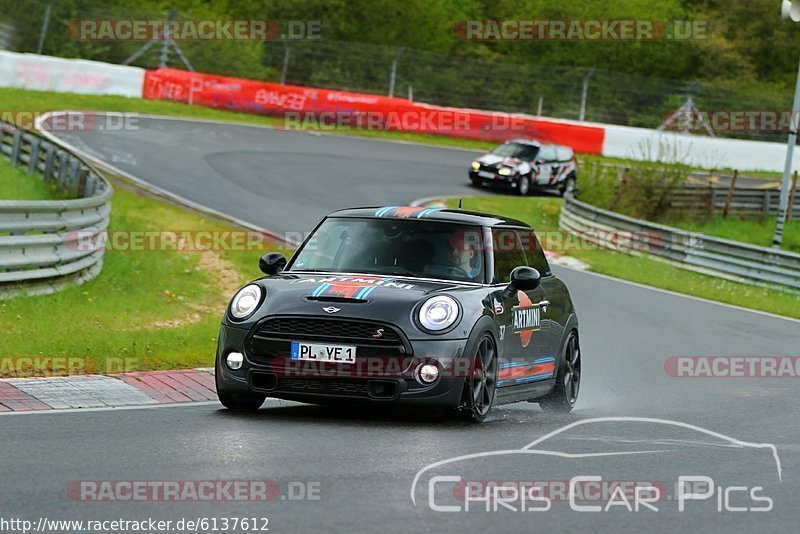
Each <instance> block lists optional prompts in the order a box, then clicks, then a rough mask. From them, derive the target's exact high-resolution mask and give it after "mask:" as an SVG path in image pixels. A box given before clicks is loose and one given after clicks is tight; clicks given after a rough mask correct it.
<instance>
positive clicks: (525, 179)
mask: <svg viewBox="0 0 800 534" xmlns="http://www.w3.org/2000/svg"><path fill="white" fill-rule="evenodd" d="M530 192H531V177H530V176H529V175H527V174H526V175H523V176H520V178H519V185H517V193H519V194H520V195H522V196H525V195H527V194H528V193H530Z"/></svg>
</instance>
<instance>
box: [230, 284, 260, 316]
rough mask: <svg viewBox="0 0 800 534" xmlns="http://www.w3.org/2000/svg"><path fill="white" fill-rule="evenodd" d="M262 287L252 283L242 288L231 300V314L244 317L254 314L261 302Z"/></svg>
mask: <svg viewBox="0 0 800 534" xmlns="http://www.w3.org/2000/svg"><path fill="white" fill-rule="evenodd" d="M261 294H262V292H261V287H260V286H257V285H255V284H250V285H249V286H245V287H244V288H242V289H241V290H240V291H239V292H238V293H236V296H235V297H233V301H231V315H233V316H234V317H235V318H237V319H244V318H245V317H247V316H248V315H250V314H252V313H253V312H254V311H256V308H258V305H259V304H260V303H261Z"/></svg>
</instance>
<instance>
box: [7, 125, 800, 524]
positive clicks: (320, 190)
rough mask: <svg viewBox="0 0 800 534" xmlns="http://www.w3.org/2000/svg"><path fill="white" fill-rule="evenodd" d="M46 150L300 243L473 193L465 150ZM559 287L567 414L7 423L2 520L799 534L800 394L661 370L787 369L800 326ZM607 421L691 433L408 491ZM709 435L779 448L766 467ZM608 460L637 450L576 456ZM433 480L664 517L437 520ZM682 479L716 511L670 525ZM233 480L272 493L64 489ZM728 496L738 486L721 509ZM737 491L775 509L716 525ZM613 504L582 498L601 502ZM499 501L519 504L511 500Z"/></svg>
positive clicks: (118, 145) (308, 412) (572, 440)
mask: <svg viewBox="0 0 800 534" xmlns="http://www.w3.org/2000/svg"><path fill="white" fill-rule="evenodd" d="M60 135H61V136H62V137H63V138H64V139H66V140H67V141H69V142H70V143H72V144H74V145H76V146H78V147H79V148H82V149H84V150H88V151H90V152H91V153H92V154H94V155H96V156H97V157H101V158H103V159H105V160H106V161H109V162H111V163H113V164H114V165H116V166H118V167H119V168H120V169H122V170H124V171H126V172H129V173H131V174H134V175H136V176H137V177H139V178H141V179H143V180H146V181H148V182H151V183H153V184H155V185H158V186H160V187H162V188H164V189H167V190H169V191H172V192H174V193H176V194H179V195H182V196H184V197H187V198H189V199H191V200H194V201H196V202H199V203H202V204H205V205H207V206H209V207H212V208H214V209H217V210H219V211H224V212H226V213H229V214H231V215H234V216H236V217H239V218H242V219H244V220H247V221H250V222H252V223H254V224H258V225H261V226H265V227H266V228H269V229H271V230H275V231H279V232H284V231H298V230H300V231H303V230H306V229H308V228H309V226H310V225H311V224H313V223H314V222H315V221H316V220H317V219H318V218H319V217H321V216H322V215H324V214H325V213H327V212H328V211H331V210H333V209H337V208H340V207H345V206H351V205H359V204H367V205H375V204H404V203H407V202H408V201H410V200H412V199H415V198H419V197H426V196H431V195H437V194H442V195H458V194H465V195H467V194H474V190H472V189H471V188H469V187H467V186H466V185H465V181H466V179H465V178H466V177H465V169H466V166H467V165H468V163H469V161H470V159H471V157H472V155H471V154H470V153H469V152H465V151H460V150H453V149H442V148H434V147H423V146H416V145H405V144H390V143H385V142H379V141H372V140H363V139H353V138H347V137H335V136H317V135H311V134H307V133H298V132H283V131H275V130H270V129H266V128H250V127H244V126H224V125H206V124H202V123H194V122H182V121H171V120H170V121H162V120H149V119H148V120H143V121H142V129H141V131H138V132H115V133H108V132H107V133H103V134H99V133H92V132H85V133H81V134H75V133H69V134H67V133H64V134H60ZM254 261H256V258H254ZM555 271H556V273H557V275H558V276H560V277H561V278H563V279H564V280H565V281H566V283H567V284H568V286H569V288H570V291H571V293H572V295H573V298H574V300H575V304H576V307H577V310H578V313H579V317H580V321H581V344H582V349H583V358H584V382H583V389H582V392H581V398H580V401H579V404H578V407H577V408H576V410H575V411H574V412H573V413H572V414H570V415H560V416H554V415H551V414H547V413H543V412H542V411H541V410H540V409H539V408H538V406H536V405H532V404H515V405H510V406H504V407H500V408H498V409H496V410H495V411H494V413H493V415H492V416H491V418H490V419H489V420H488V421H487V422H486V423H484V424H482V425H477V426H471V425H468V424H465V423H460V422H451V421H447V420H443V419H441V418H440V417H439V416H438V414H436V413H415V412H409V411H407V410H386V409H383V408H381V409H379V410H363V411H348V410H342V409H338V408H328V407H318V406H307V405H301V404H296V403H290V402H278V401H268V402H267V403H266V404H265V406H264V408H263V409H262V410H260V411H259V412H258V413H257V414H254V415H246V416H245V415H236V414H232V413H229V412H226V411H225V410H222V409H221V407H220V406H217V405H211V404H203V405H196V406H189V407H165V408H158V409H135V410H116V411H93V412H85V413H74V412H72V413H49V414H31V415H13V416H2V417H0V450H2V451H3V454H4V458H3V461H2V462H0V479H2V490H1V491H0V517H5V518H9V517H22V518H26V519H32V520H38V518H39V517H42V516H44V517H47V518H48V519H83V520H89V519H118V518H123V519H137V520H141V519H146V518H148V517H153V518H157V519H172V520H177V519H180V518H199V517H217V518H222V517H229V518H230V517H267V518H269V528H270V531H272V532H305V531H311V530H327V531H335V532H353V531H356V532H357V531H379V532H412V531H448V532H449V531H452V532H455V531H458V532H485V531H489V530H497V531H500V532H511V531H513V532H520V531H544V530H546V529H563V530H564V531H574V530H578V529H581V530H587V529H591V530H592V531H594V532H628V531H639V530H644V529H648V530H652V531H663V532H667V531H669V532H674V531H679V530H689V529H691V530H703V531H726V532H752V531H755V530H761V531H766V532H780V531H786V532H790V531H796V520H797V517H798V516H797V509H798V506H797V505H798V504H799V499H800V497H798V495H800V491H798V490H800V424H798V423H800V417H799V416H798V410H797V402H798V399H800V388H798V380H797V379H792V378H782V379H767V378H765V379H748V378H736V379H731V378H728V379H726V378H715V379H710V378H695V379H687V378H675V377H670V376H668V375H667V373H666V372H665V369H664V364H665V361H666V360H667V358H669V357H671V356H793V355H794V356H797V355H798V354H797V351H798V338H799V336H798V334H799V333H800V322H797V321H791V320H785V319H781V318H776V317H771V316H767V315H763V314H758V313H753V312H749V311H745V310H739V309H735V308H730V307H726V306H720V305H717V304H713V303H708V302H704V301H699V300H695V299H689V298H686V297H682V296H678V295H674V294H669V293H665V292H661V291H656V290H652V289H648V288H643V287H639V286H635V285H632V284H627V283H623V282H620V281H615V280H610V279H607V278H604V277H599V276H596V275H593V274H590V273H584V272H579V271H574V270H568V269H564V268H556V269H555ZM603 417H638V418H657V419H660V420H670V421H673V422H680V423H685V424H687V425H693V427H698V428H687V427H685V426H684V427H679V426H677V425H676V424H667V423H666V422H659V421H642V420H632V421H596V422H592V423H590V424H586V425H583V426H579V427H576V428H573V429H570V430H568V431H566V432H565V433H564V434H560V435H558V436H554V437H553V438H552V439H550V440H547V441H546V442H545V443H546V444H547V445H548V447H546V448H547V449H548V450H551V451H558V452H560V453H561V456H556V455H552V454H550V455H532V454H526V455H520V454H506V455H495V456H477V457H475V458H471V459H467V460H463V461H462V462H457V463H454V464H447V465H446V466H443V467H441V468H437V469H439V471H437V470H436V469H434V470H433V471H426V472H425V473H423V474H422V475H421V478H420V483H419V484H418V485H417V486H416V491H415V495H416V497H415V498H416V504H414V502H412V499H411V491H412V483H413V482H414V480H415V476H416V475H417V474H418V472H419V470H421V469H423V468H424V467H425V466H427V465H428V464H431V463H433V462H438V461H441V460H446V459H448V458H453V457H456V456H459V455H465V454H476V453H485V452H489V451H497V450H513V449H520V448H522V447H524V446H525V445H526V444H528V443H530V442H531V441H533V440H534V439H537V438H540V437H542V436H544V435H545V434H547V433H549V432H553V431H555V430H557V429H559V428H561V427H563V426H564V425H568V424H571V423H576V422H579V421H585V420H587V419H591V418H603ZM701 428H702V429H707V430H709V431H712V432H715V433H718V434H723V435H725V436H729V437H731V438H733V439H734V440H740V441H743V442H749V443H756V444H763V443H768V444H774V445H775V446H776V450H777V455H773V454H772V453H771V452H770V449H768V448H765V447H760V448H759V447H751V446H743V445H742V444H741V443H739V444H738V445H737V443H736V442H732V441H730V440H727V439H724V438H721V437H719V436H716V435H713V436H712V435H711V434H708V433H704V432H702V430H700V429H701ZM545 443H543V444H542V445H544V444H545ZM620 451H624V452H637V454H628V455H624V456H592V457H585V456H580V455H585V454H601V455H602V454H605V453H610V452H620ZM564 453H568V454H571V455H573V456H565V455H564ZM776 457H777V458H776ZM776 460H778V461H779V462H780V466H781V468H782V471H780V477H779V475H778V473H779V471H778V469H777V461H776ZM434 472H435V473H436V474H437V475H447V476H461V477H463V479H465V480H471V481H493V480H506V481H508V480H515V481H519V480H536V481H540V482H541V481H550V482H549V483H548V484H550V486H549V487H551V488H552V487H555V486H557V484H559V483H563V482H564V481H567V480H569V479H570V478H572V477H575V476H582V475H600V476H602V477H603V480H606V481H631V480H638V481H657V482H659V484H660V487H663V488H664V494H665V495H669V497H670V498H669V499H664V500H662V501H660V502H659V503H658V508H659V511H658V512H655V511H652V510H650V509H646V508H644V507H643V508H642V509H640V510H639V511H638V512H635V511H633V512H629V511H627V509H625V508H624V507H621V506H616V507H612V508H611V509H610V510H609V511H607V512H603V511H600V512H579V511H576V510H573V509H571V508H570V506H569V503H567V502H564V501H563V499H561V500H560V499H558V498H555V497H554V498H553V499H552V507H551V508H550V509H549V510H547V511H526V512H521V511H512V510H509V509H508V507H503V506H500V507H499V509H498V510H497V511H494V510H490V511H486V510H485V509H483V508H482V506H483V503H478V504H476V505H475V507H473V509H472V510H470V511H468V512H466V511H462V512H443V511H434V510H433V509H432V508H431V506H430V504H429V500H428V497H429V496H430V495H431V494H432V495H433V499H434V503H435V504H436V503H445V502H447V501H448V492H449V496H452V491H454V490H453V489H452V488H449V487H448V485H447V483H440V485H436V484H434V485H433V486H429V484H430V482H431V479H430V475H431V474H432V473H434ZM681 475H684V476H708V477H711V479H712V480H713V481H714V491H713V495H712V496H710V497H709V498H708V499H707V500H704V501H699V500H697V501H689V502H686V503H685V504H686V510H685V511H683V512H681V511H679V503H678V501H677V500H676V490H675V488H674V484H675V483H676V482H677V481H678V479H679V476H681ZM231 479H247V480H252V479H258V480H274V481H276V483H277V484H278V485H279V486H280V488H281V491H282V495H283V497H284V499H281V498H278V499H277V500H276V501H275V502H270V503H259V502H249V503H247V502H244V503H243V502H236V503H231V502H203V503H188V502H163V501H156V502H130V501H126V502H83V501H80V500H75V499H74V498H72V497H71V496H70V494H68V492H67V488H68V486H69V485H70V483H71V482H73V481H81V480H94V481H96V480H231ZM308 482H312V483H314V484H318V487H319V496H320V498H319V500H292V499H289V498H288V497H289V493H288V492H289V489H288V488H289V485H290V484H291V483H308ZM756 486H758V487H761V488H762V489H761V490H753V488H754V487H756ZM293 487H299V486H298V485H295V486H293ZM431 487H433V488H434V490H433V491H432V492H431V491H429V488H431ZM732 487H733V488H735V487H745V488H747V490H745V492H739V491H737V490H731V491H729V492H727V493H726V491H725V489H726V488H728V489H729V488H732ZM442 488H444V489H442ZM696 491H698V492H700V491H701V490H700V489H698V490H696ZM750 491H755V494H756V495H767V496H769V497H770V498H771V499H772V501H773V507H772V510H771V511H768V512H758V511H750V512H745V511H727V509H726V505H727V507H728V508H729V507H737V506H738V507H744V508H747V507H756V506H760V505H761V504H762V503H761V502H759V501H756V500H754V499H752V498H751V497H752V496H751V495H750V493H749V492H750ZM726 495H727V497H726ZM718 499H719V500H718ZM591 500H592V499H589V501H591ZM607 500H608V499H603V500H601V501H600V502H599V503H595V502H591V503H589V504H600V505H603V506H604V505H605V504H606V502H607ZM513 503H514V504H513V505H511V506H512V507H515V508H520V507H521V504H520V501H519V500H514V501H513ZM448 504H452V502H448ZM580 504H584V505H585V504H587V501H582V502H580ZM475 508H478V509H475ZM720 508H722V509H723V510H724V511H719V509H720Z"/></svg>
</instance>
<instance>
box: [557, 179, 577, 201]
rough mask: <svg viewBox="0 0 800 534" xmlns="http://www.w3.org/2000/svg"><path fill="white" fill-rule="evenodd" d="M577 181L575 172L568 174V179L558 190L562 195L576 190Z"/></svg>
mask: <svg viewBox="0 0 800 534" xmlns="http://www.w3.org/2000/svg"><path fill="white" fill-rule="evenodd" d="M575 182H576V180H575V175H574V174H570V175H569V176H567V179H566V180H564V183H562V184H561V187H559V188H558V192H559V193H560V194H561V196H562V197H563V196H564V195H566V194H567V193H572V192H574V191H575Z"/></svg>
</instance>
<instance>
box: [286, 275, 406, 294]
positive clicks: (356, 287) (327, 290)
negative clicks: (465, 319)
mask: <svg viewBox="0 0 800 534" xmlns="http://www.w3.org/2000/svg"><path fill="white" fill-rule="evenodd" d="M394 280H395V279H394V278H381V277H378V276H330V277H325V278H301V279H299V280H294V281H293V282H292V283H293V284H301V283H311V284H317V285H316V287H314V288H313V289H312V290H311V292H310V293H308V296H309V297H315V298H316V297H340V298H347V299H357V300H365V299H366V298H367V297H369V296H370V295H371V294H372V293H373V292H374V291H375V290H376V289H377V288H378V287H386V288H393V289H413V288H414V284H406V283H401V282H395V281H394Z"/></svg>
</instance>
